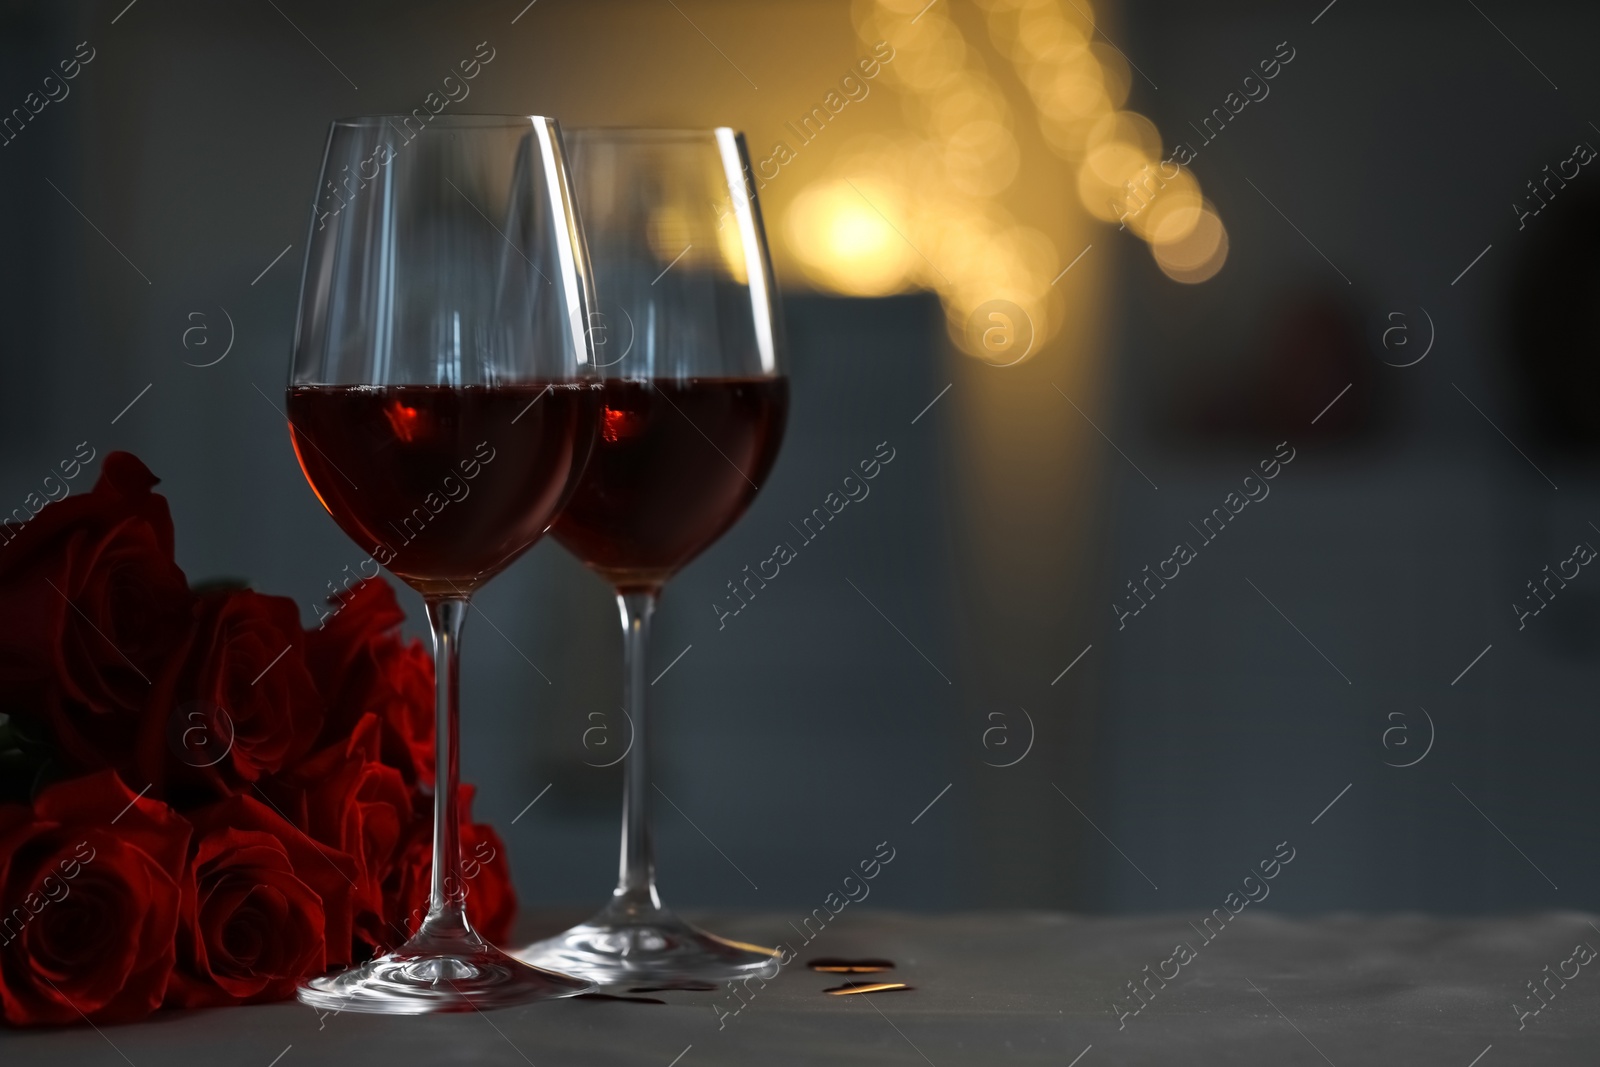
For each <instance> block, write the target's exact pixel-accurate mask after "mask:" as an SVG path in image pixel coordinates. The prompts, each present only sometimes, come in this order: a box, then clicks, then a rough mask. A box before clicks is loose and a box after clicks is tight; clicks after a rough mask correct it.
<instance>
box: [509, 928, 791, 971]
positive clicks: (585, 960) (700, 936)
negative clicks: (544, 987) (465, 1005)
mask: <svg viewBox="0 0 1600 1067" xmlns="http://www.w3.org/2000/svg"><path fill="white" fill-rule="evenodd" d="M513 955H515V956H516V958H517V959H519V960H522V961H523V962H524V963H527V964H529V965H531V966H534V967H541V968H543V967H549V968H551V969H554V970H560V971H568V972H571V973H572V974H579V975H583V976H584V977H585V978H592V979H594V980H595V981H596V982H599V983H600V984H601V985H605V986H620V985H645V986H658V987H659V986H669V987H670V986H671V985H673V984H675V983H690V982H713V983H716V982H723V981H726V980H728V979H738V978H751V977H755V978H775V977H777V974H778V965H779V964H778V951H777V950H776V949H770V948H762V947H761V946H760V945H748V944H745V943H744V942H742V941H729V940H728V939H726V938H722V937H718V936H717V935H715V934H710V933H707V932H706V931H704V930H701V929H700V928H699V927H696V926H694V925H692V924H690V923H687V922H684V921H683V920H682V919H680V918H678V917H677V916H676V915H673V914H672V913H671V912H669V911H666V910H664V909H662V910H656V909H651V910H648V911H642V912H641V911H632V910H616V911H614V910H613V909H611V908H607V909H605V910H604V911H601V912H600V914H598V915H596V916H595V917H594V918H592V919H590V920H589V921H588V922H585V923H581V924H579V925H577V926H574V927H572V928H571V929H570V930H567V931H565V932H563V933H560V934H557V935H556V936H555V937H551V938H546V939H545V940H543V941H536V942H534V943H533V944H531V945H528V946H527V947H526V948H523V949H519V950H518V951H517V952H515V953H513Z"/></svg>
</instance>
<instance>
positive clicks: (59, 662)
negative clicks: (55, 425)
mask: <svg viewBox="0 0 1600 1067" xmlns="http://www.w3.org/2000/svg"><path fill="white" fill-rule="evenodd" d="M156 481H157V479H156V477H155V476H154V475H152V474H151V473H150V471H149V469H148V468H146V467H145V465H144V464H143V463H140V462H139V460H137V459H136V458H134V457H133V456H131V455H129V454H127V453H126V452H113V453H112V454H110V455H109V456H107V457H106V460H105V464H104V466H103V467H102V469H101V472H100V479H99V481H98V482H96V483H95V486H94V489H93V490H91V491H90V492H88V493H86V494H84V495H82V496H76V497H67V498H65V499H63V500H60V501H57V502H56V503H53V504H50V505H48V506H47V507H45V508H43V509H42V510H41V511H40V512H39V513H38V515H36V516H35V517H34V518H33V519H31V520H29V521H28V522H27V523H26V524H24V525H21V526H18V525H16V524H13V523H6V524H4V525H3V526H0V540H4V542H5V543H4V544H3V546H0V601H3V602H4V604H5V606H6V610H5V612H4V613H0V710H4V711H18V712H22V713H24V714H28V713H32V714H42V715H45V716H46V717H47V718H49V719H50V721H51V723H52V726H53V727H54V731H55V734H56V737H57V741H58V742H59V744H60V746H61V748H62V750H63V756H64V757H65V758H66V761H67V762H68V764H69V765H72V766H75V767H84V768H101V767H105V766H108V765H116V766H126V763H127V760H128V758H129V756H130V754H131V750H132V742H133V738H134V736H135V733H136V730H137V719H138V715H139V713H140V711H141V710H142V709H143V708H144V707H145V706H146V704H147V703H148V701H149V699H150V696H151V688H152V685H153V683H154V681H155V679H156V678H157V677H159V675H160V673H161V669H162V666H163V664H164V663H165V662H166V661H167V659H168V658H169V657H170V656H171V655H172V654H173V652H174V651H175V650H176V649H177V648H178V647H179V645H180V643H181V639H182V636H183V633H184V629H185V627H186V625H187V623H188V620H189V616H190V605H191V603H192V598H191V596H190V593H189V586H188V582H187V581H186V580H185V578H184V576H183V572H182V571H181V570H179V569H178V566H177V564H176V563H174V562H173V544H172V518H171V516H170V514H169V513H168V511H167V502H166V500H165V499H164V498H163V497H161V496H159V495H156V494H154V493H152V492H151V491H150V489H151V487H152V486H154V485H155V484H156Z"/></svg>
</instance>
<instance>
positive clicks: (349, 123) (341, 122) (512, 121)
mask: <svg viewBox="0 0 1600 1067" xmlns="http://www.w3.org/2000/svg"><path fill="white" fill-rule="evenodd" d="M408 119H410V120H412V121H415V119H416V115H415V113H405V114H400V113H396V114H392V115H346V116H343V117H341V118H336V119H334V120H333V121H332V122H331V123H329V125H330V126H335V127H341V128H345V129H358V130H359V129H375V128H379V127H382V126H384V125H386V124H388V123H391V122H403V121H406V120H408ZM541 122H544V123H552V124H556V125H559V123H558V122H557V120H556V119H555V118H554V117H553V116H551V115H492V114H478V113H473V112H462V113H457V114H454V115H430V116H429V118H428V124H427V126H424V127H423V129H427V128H429V127H432V126H455V127H459V128H461V129H496V128H513V127H517V126H528V125H532V124H535V123H541Z"/></svg>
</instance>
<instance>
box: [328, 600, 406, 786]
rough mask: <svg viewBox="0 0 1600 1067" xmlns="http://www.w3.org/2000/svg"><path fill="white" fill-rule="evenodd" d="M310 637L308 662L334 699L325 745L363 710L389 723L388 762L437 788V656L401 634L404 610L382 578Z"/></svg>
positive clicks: (385, 739) (385, 728) (345, 732)
mask: <svg viewBox="0 0 1600 1067" xmlns="http://www.w3.org/2000/svg"><path fill="white" fill-rule="evenodd" d="M330 603H332V604H335V605H338V608H339V610H338V611H337V612H336V613H335V614H332V615H327V616H324V617H323V620H322V626H321V627H320V628H318V629H316V630H312V631H310V632H308V633H307V634H306V660H307V662H308V663H309V664H310V666H311V672H312V675H313V677H315V678H316V680H317V685H318V687H319V688H321V690H322V693H323V695H324V696H325V697H326V698H327V701H328V719H327V725H326V728H325V730H324V733H323V738H322V743H323V744H331V743H333V742H334V741H336V740H338V739H339V738H342V737H346V736H348V735H349V733H350V731H351V730H353V729H354V728H355V724H356V721H357V720H359V719H360V718H361V717H362V716H363V715H367V714H374V715H377V716H378V719H379V721H380V722H382V724H383V761H384V762H385V763H387V764H389V765H390V766H391V767H397V768H399V769H400V772H401V773H402V774H404V775H405V778H406V781H407V782H408V783H410V782H415V783H420V784H421V785H423V786H425V787H431V786H432V785H433V741H434V738H433V734H434V722H433V700H434V693H433V688H434V675H433V657H432V656H431V655H430V654H429V652H428V650H427V647H426V646H425V645H424V644H423V643H422V642H421V641H416V640H413V641H410V642H407V641H405V640H404V639H402V638H401V636H400V624H401V623H402V622H404V621H405V612H403V611H401V610H400V605H399V604H398V603H397V602H396V601H395V597H394V590H393V589H391V588H390V587H389V584H388V583H387V582H385V581H383V580H381V579H377V580H373V581H366V582H362V583H361V584H360V585H358V586H356V587H354V588H353V589H352V590H351V591H350V592H349V593H348V594H346V595H345V596H344V597H342V598H338V599H331V600H330Z"/></svg>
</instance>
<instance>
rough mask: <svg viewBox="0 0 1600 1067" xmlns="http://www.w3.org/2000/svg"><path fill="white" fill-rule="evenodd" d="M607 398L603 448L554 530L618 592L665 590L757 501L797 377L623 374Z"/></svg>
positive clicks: (598, 444) (599, 441) (605, 392)
mask: <svg viewBox="0 0 1600 1067" xmlns="http://www.w3.org/2000/svg"><path fill="white" fill-rule="evenodd" d="M601 396H602V398H603V406H602V408H601V410H600V433H599V434H598V436H597V438H596V441H595V448H594V454H593V455H592V456H591V457H590V459H589V466H588V468H587V469H586V470H585V471H584V474H583V477H582V478H581V479H580V480H579V482H578V488H577V489H576V491H574V493H573V494H572V499H571V500H570V501H569V502H568V503H567V506H566V509H565V510H564V511H563V512H562V513H561V515H560V517H559V518H557V520H556V524H555V527H554V528H553V529H552V531H551V532H552V533H553V534H554V535H555V537H556V540H558V541H560V542H561V543H562V544H563V545H565V546H566V547H567V549H568V550H569V551H571V552H572V554H573V555H575V556H577V557H578V558H579V559H580V560H582V561H583V562H584V563H585V564H586V565H588V566H589V567H590V568H592V569H593V570H594V571H595V572H597V573H598V574H599V575H600V576H601V577H602V578H604V579H606V580H607V581H609V582H610V583H611V584H612V585H613V586H615V587H616V588H617V589H618V591H620V592H637V591H644V590H654V589H659V588H660V587H661V585H662V584H663V583H664V582H665V581H666V580H667V579H668V578H670V577H671V576H672V575H673V574H674V573H676V572H677V570H678V569H679V568H681V567H682V566H683V565H684V564H686V563H688V562H689V561H690V560H691V559H693V558H694V557H695V556H697V555H699V554H700V553H701V552H702V551H703V550H704V549H705V548H706V547H707V546H708V545H710V544H711V543H712V542H713V541H715V540H716V539H717V538H718V537H721V536H722V534H723V533H724V532H725V531H726V530H727V529H728V527H730V526H732V525H733V524H734V522H736V521H737V520H738V518H739V516H740V515H742V514H744V510H745V508H747V507H749V505H750V501H751V500H753V499H755V495H756V489H757V487H758V486H760V485H761V484H762V482H763V480H764V479H765V478H766V476H767V473H768V472H769V471H770V470H771V469H772V464H773V461H774V460H775V459H776V458H777V455H778V445H779V443H780V442H781V441H782V439H783V427H784V422H785V420H786V418H787V416H788V410H789V383H788V381H787V380H786V379H783V378H658V379H650V380H632V379H612V380H608V381H606V382H605V383H604V386H603V388H602V392H601Z"/></svg>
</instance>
